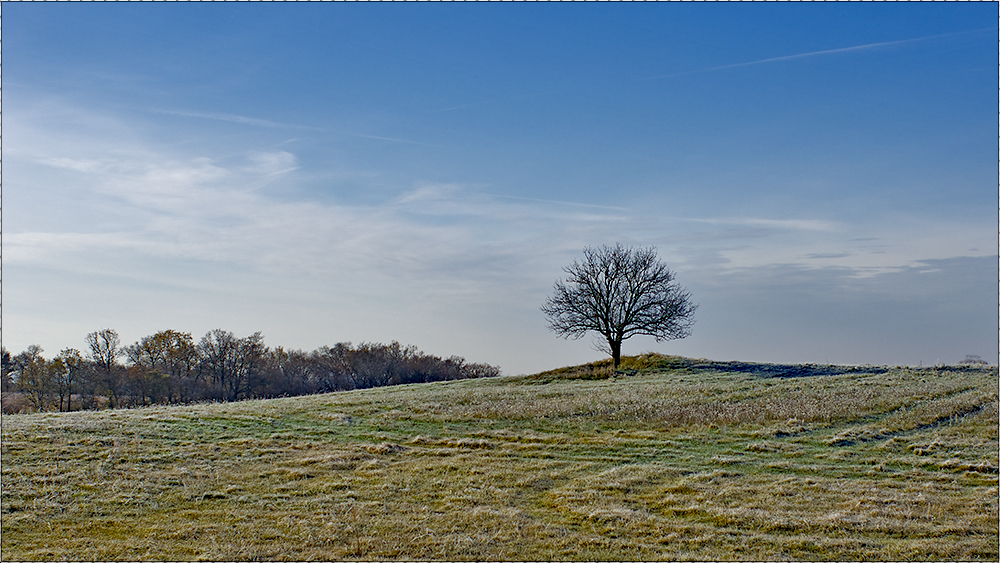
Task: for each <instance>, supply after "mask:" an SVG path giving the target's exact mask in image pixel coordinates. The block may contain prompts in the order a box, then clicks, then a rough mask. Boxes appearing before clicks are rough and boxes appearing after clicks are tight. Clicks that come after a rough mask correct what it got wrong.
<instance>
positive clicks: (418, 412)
mask: <svg viewBox="0 0 1000 563" xmlns="http://www.w3.org/2000/svg"><path fill="white" fill-rule="evenodd" d="M622 368H624V369H625V370H628V373H629V375H627V376H623V375H618V376H617V377H609V375H610V370H609V369H608V367H607V365H606V364H597V365H593V364H592V365H587V366H580V367H576V368H566V369H563V370H557V371H553V372H546V373H543V374H537V375H532V376H523V377H505V378H496V379H487V380H467V381H455V382H447V383H430V384H421V385H411V386H400V387H389V388H380V389H369V390H362V391H351V392H343V393H336V394H329V395H316V396H309V397H299V398H288V399H274V400H267V401H246V402H240V403H228V404H211V405H207V404H206V405H193V406H177V407H149V408H142V409H135V410H121V411H101V412H73V413H62V414H56V413H42V414H31V415H7V416H4V417H3V449H2V476H3V480H2V484H3V493H2V541H0V549H2V559H3V560H4V561H11V560H19V559H50V560H51V559H67V558H68V559H84V560H86V559H100V560H109V559H124V560H139V559H174V560H176V559H181V560H190V559H215V560H220V559H221V560H247V559H296V560H308V559H324V560H329V559H338V560H341V559H380V560H385V559H397V558H405V559H439V560H440V559H447V560H455V559H490V560H509V559H520V560H524V559H529V560H530V559H547V560H552V559H556V560H562V559H582V560H616V559H629V560H654V559H701V560H719V559H722V560H727V559H758V560H759V559H797V560H813V559H816V560H820V559H825V560H871V559H882V560H886V559H891V560H900V559H906V560H912V559H937V560H940V559H945V560H976V559H983V560H993V561H996V560H997V559H998V558H1000V553H998V532H997V527H998V481H997V477H998V474H997V466H998V430H997V427H998V411H997V408H998V407H997V393H998V390H997V369H996V368H995V367H990V368H977V367H967V368H958V367H949V368H924V369H916V368H874V367H870V368H841V367H836V366H773V365H754V364H737V363H723V362H707V361H697V360H688V359H683V358H676V357H666V356H656V355H646V356H638V357H632V358H626V359H624V360H623V365H622Z"/></svg>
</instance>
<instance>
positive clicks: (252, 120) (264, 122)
mask: <svg viewBox="0 0 1000 563" xmlns="http://www.w3.org/2000/svg"><path fill="white" fill-rule="evenodd" d="M152 111H153V112H154V113H160V114H165V115H176V116H180V117H193V118H196V119H210V120H213V121H225V122H229V123H241V124H244V125H253V126H256V127H271V128H280V129H301V130H307V131H322V132H327V133H339V134H341V135H347V136H350V137H358V138H362V139H375V140H378V141H389V142H392V143H405V144H411V145H423V146H428V147H440V146H441V145H436V144H433V143H426V142H423V141H414V140H410V139H400V138H397V137H386V136H384V135H369V134H366V133H352V132H348V131H337V130H334V129H328V128H324V127H315V126H312V125H300V124H297V123H284V122H281V121H272V120H270V119H260V118H256V117H247V116H245V115H235V114H231V113H213V112H201V111H187V110H166V109H155V110H152Z"/></svg>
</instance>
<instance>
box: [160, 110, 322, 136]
mask: <svg viewBox="0 0 1000 563" xmlns="http://www.w3.org/2000/svg"><path fill="white" fill-rule="evenodd" d="M152 111H153V112H154V113H162V114H166V115H176V116H180V117H194V118H198V119H211V120H215V121H228V122H230V123H243V124H245V125H256V126H258V127H279V128H282V129H311V130H314V131H321V130H322V129H320V128H319V127H311V126H309V125H298V124H294V123H282V122H280V121H271V120H269V119H259V118H256V117H247V116H244V115H235V114H231V113H212V112H202V111H186V110H167V109H155V110H152Z"/></svg>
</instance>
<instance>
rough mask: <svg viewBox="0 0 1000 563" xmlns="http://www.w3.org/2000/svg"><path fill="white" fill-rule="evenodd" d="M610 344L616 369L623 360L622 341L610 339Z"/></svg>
mask: <svg viewBox="0 0 1000 563" xmlns="http://www.w3.org/2000/svg"><path fill="white" fill-rule="evenodd" d="M608 344H610V345H611V359H612V360H613V361H614V369H615V370H617V369H618V364H620V363H621V361H622V341H621V340H618V341H613V340H608Z"/></svg>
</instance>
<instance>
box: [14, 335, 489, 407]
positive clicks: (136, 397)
mask: <svg viewBox="0 0 1000 563" xmlns="http://www.w3.org/2000/svg"><path fill="white" fill-rule="evenodd" d="M86 343H87V347H88V348H89V349H88V350H86V351H85V352H81V351H80V350H77V349H75V348H67V349H65V350H63V351H62V352H60V353H59V354H58V355H57V356H55V357H54V358H51V359H46V358H44V357H43V356H42V352H43V350H42V349H41V348H40V347H38V346H34V345H32V346H29V347H28V349H27V350H25V351H24V352H21V353H19V354H17V355H13V356H12V355H11V354H10V352H8V351H7V350H6V349H3V351H2V356H3V357H2V359H3V382H2V385H3V388H2V390H3V392H4V396H5V397H4V405H3V407H4V412H20V411H24V410H32V411H44V410H59V411H69V410H80V409H96V408H118V407H134V406H141V405H152V404H178V403H191V402H196V401H238V400H241V399H263V398H273V397H285V396H295V395H309V394H313V393H327V392H331V391H346V390H350V389H364V388H368V387H381V386H385V385H401V384H405V383H423V382H428V381H448V380H454V379H469V378H479V377H495V376H497V375H500V369H499V368H497V367H495V366H491V365H488V364H476V363H467V362H466V361H465V359H464V358H460V357H458V356H452V357H450V358H447V359H442V358H439V357H437V356H432V355H429V354H425V353H423V352H421V351H420V350H418V349H417V348H416V347H415V346H402V345H400V344H399V342H392V343H391V344H375V343H362V344H360V345H358V346H353V345H352V344H351V343H350V342H346V343H344V342H342V343H339V344H336V345H334V346H332V347H329V346H323V347H321V348H319V349H317V350H313V351H312V352H304V351H301V350H285V349H284V348H281V347H277V348H268V347H267V346H265V345H264V337H263V336H262V335H261V333H259V332H257V333H254V334H252V335H250V336H247V337H244V338H237V337H236V336H234V335H233V333H232V332H228V331H225V330H221V329H216V330H212V331H210V332H208V333H207V334H206V335H205V336H203V337H202V338H201V340H200V341H198V342H197V343H196V342H195V341H194V339H193V338H192V337H191V334H189V333H185V332H178V331H175V330H165V331H162V332H158V333H156V334H154V335H152V336H146V337H144V338H142V339H140V340H139V341H138V342H136V343H135V344H131V345H127V346H123V345H122V344H121V341H120V339H119V337H118V333H117V332H115V331H114V330H112V329H102V330H98V331H95V332H92V333H90V334H88V335H87V337H86Z"/></svg>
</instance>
